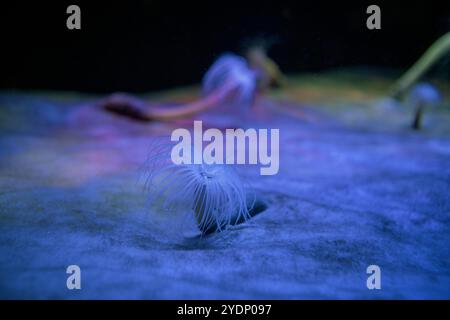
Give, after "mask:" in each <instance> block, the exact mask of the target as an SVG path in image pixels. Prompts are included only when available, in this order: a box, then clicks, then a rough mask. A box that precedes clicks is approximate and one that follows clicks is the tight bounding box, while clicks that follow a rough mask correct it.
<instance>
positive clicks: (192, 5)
mask: <svg viewBox="0 0 450 320" xmlns="http://www.w3.org/2000/svg"><path fill="white" fill-rule="evenodd" d="M446 2H448V3H446ZM446 2H434V1H418V2H417V1H414V2H412V1H408V2H406V1H405V2H401V1H400V2H399V1H390V2H389V3H388V2H386V3H384V2H379V1H378V2H377V1H359V2H357V3H351V2H346V3H342V1H335V2H325V1H300V0H298V1H292V2H288V1H274V2H268V1H258V2H245V1H239V2H229V1H228V2H224V1H212V0H211V1H205V2H198V1H183V2H181V1H150V0H147V1H144V0H139V1H131V0H130V1H117V2H113V1H95V2H94V1H80V0H72V1H55V2H54V3H51V2H45V1H34V2H31V1H30V2H24V1H14V2H7V3H3V2H2V4H1V9H0V10H1V21H0V27H1V43H2V46H1V50H2V58H1V80H0V81H1V82H0V84H1V87H2V88H11V89H17V88H18V89H52V90H55V89H56V90H78V91H86V92H111V91H131V92H142V91H151V90H157V89H163V88H169V87H173V86H177V85H186V84H193V83H198V82H199V81H200V80H201V77H202V75H203V73H204V72H205V71H206V70H207V68H208V66H209V65H210V64H211V63H212V61H213V60H214V59H215V58H216V57H217V55H219V54H220V53H222V52H224V51H234V52H236V53H239V52H240V51H241V50H242V48H243V47H245V44H246V43H248V42H249V41H250V42H251V41H255V39H271V41H272V42H273V45H272V46H271V48H270V51H269V54H270V55H271V56H272V57H273V58H274V59H275V60H276V61H277V62H278V63H279V64H280V66H281V68H282V69H283V71H285V72H287V73H295V72H305V71H307V72H311V71H312V72H315V71H321V70H325V69H329V68H338V67H349V66H368V67H374V68H377V69H378V70H384V69H385V68H396V69H404V68H407V67H408V66H410V65H411V64H412V63H413V62H414V61H415V60H416V59H417V58H418V57H419V56H420V55H421V53H422V52H423V51H424V50H425V49H426V48H427V47H428V46H429V45H430V44H431V43H432V42H433V41H434V40H435V39H436V38H437V37H438V36H440V35H441V34H443V33H444V32H446V31H448V30H450V1H446ZM70 4H77V5H79V6H80V8H81V24H82V29H81V30H68V29H67V28H66V19H67V17H68V14H66V8H67V6H68V5H70ZM370 4H377V5H379V6H380V7H381V23H382V29H381V30H368V29H367V28H366V19H367V17H368V14H366V8H367V6H368V5H370ZM444 60H445V61H444V62H441V63H440V65H439V66H438V68H439V69H440V70H441V71H440V72H441V73H442V70H443V69H446V70H447V71H445V72H444V73H446V75H448V67H449V63H448V59H444Z"/></svg>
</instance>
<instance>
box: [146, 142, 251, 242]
mask: <svg viewBox="0 0 450 320" xmlns="http://www.w3.org/2000/svg"><path fill="white" fill-rule="evenodd" d="M146 187H147V190H148V192H149V195H150V201H151V203H152V205H154V206H156V207H157V208H158V209H160V210H163V211H168V212H171V211H173V210H176V209H177V208H182V210H185V211H187V212H191V213H193V215H194V217H195V220H196V222H197V225H198V227H199V229H200V231H201V232H202V233H203V234H208V233H212V232H216V231H222V230H224V229H226V228H227V227H228V226H230V225H233V224H236V223H240V222H243V221H245V220H247V219H248V218H249V217H250V213H249V211H250V210H252V207H253V204H254V201H255V200H254V193H253V192H252V191H249V190H250V189H249V188H248V186H245V184H244V182H243V181H242V180H241V178H240V177H239V175H238V174H237V172H236V171H235V169H234V168H233V166H230V165H217V164H211V165H207V164H174V163H173V162H172V160H171V152H170V148H169V145H159V146H156V147H155V148H153V150H152V155H151V156H150V158H149V161H148V176H147V178H146ZM246 187H247V188H246Z"/></svg>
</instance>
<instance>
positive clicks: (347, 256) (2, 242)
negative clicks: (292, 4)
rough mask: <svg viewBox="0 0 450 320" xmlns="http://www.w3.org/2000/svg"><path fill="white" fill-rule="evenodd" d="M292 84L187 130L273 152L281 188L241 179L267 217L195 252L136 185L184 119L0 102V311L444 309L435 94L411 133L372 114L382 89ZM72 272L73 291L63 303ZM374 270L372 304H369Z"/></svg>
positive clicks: (446, 129)
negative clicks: (226, 134)
mask: <svg viewBox="0 0 450 320" xmlns="http://www.w3.org/2000/svg"><path fill="white" fill-rule="evenodd" d="M297 81H298V88H297V86H294V87H291V88H288V89H286V90H285V91H281V92H277V93H275V94H274V95H273V96H272V97H271V98H266V99H262V100H261V101H260V102H259V103H260V109H259V112H258V115H257V116H255V117H253V118H252V120H249V119H248V118H246V119H242V118H240V117H239V116H238V115H237V114H236V113H231V114H227V115H224V114H223V111H220V112H219V111H212V112H210V113H208V114H203V115H202V116H199V117H196V119H198V118H201V119H203V120H204V125H205V126H212V127H223V128H226V127H232V126H237V127H239V126H245V127H262V128H264V127H266V128H267V127H268V128H280V136H281V147H280V148H281V158H280V162H281V166H280V173H279V174H278V175H276V176H272V177H261V176H259V175H258V172H259V170H250V171H247V172H243V173H242V174H243V175H244V177H245V179H246V180H247V181H250V182H251V183H252V184H253V185H254V186H255V188H256V189H257V190H258V192H259V193H260V194H261V195H262V196H263V197H264V198H266V200H267V202H268V203H269V208H268V210H267V211H265V212H263V213H262V214H260V215H258V216H257V217H255V218H254V219H252V220H251V221H248V222H247V223H245V224H241V225H238V226H235V227H233V228H231V229H230V230H228V231H226V232H223V233H220V234H215V235H212V236H209V237H205V238H202V239H200V238H197V237H195V234H194V231H192V235H189V233H188V232H187V233H188V234H185V235H181V234H180V233H183V232H185V231H186V230H184V229H183V228H182V227H181V226H182V224H180V221H178V220H177V219H178V217H177V216H175V217H174V218H173V219H170V221H168V220H167V219H165V218H164V217H161V213H157V212H154V211H152V210H153V209H152V208H151V207H150V206H149V205H148V202H147V195H146V193H145V191H144V190H143V187H142V183H141V181H140V179H139V178H140V177H141V175H142V173H143V170H142V166H143V164H144V162H145V160H146V157H147V155H148V151H149V147H150V143H151V140H152V137H155V136H163V135H168V134H170V132H171V131H172V130H173V129H174V128H176V127H180V126H185V127H191V126H192V120H193V119H187V120H184V121H182V122H177V123H171V124H169V123H160V122H153V123H142V122H133V121H132V120H128V119H126V118H121V117H120V116H116V115H113V114H109V113H107V112H104V111H102V110H99V109H98V108H96V107H95V106H93V105H92V102H93V101H95V99H96V97H88V96H81V95H77V94H52V93H40V94H29V93H28V94H24V93H20V92H2V93H0V298H21V299H22V298H25V299H29V298H32V299H34V298H40V299H47V298H58V299H79V298H95V299H108V298H126V299H128V298H149V299H152V298H189V299H193V298H201V299H203V298H212V299H215V298H226V299H233V298H256V299H270V298H276V299H279V298H283V299H284V298H287V299H291V298H308V299H309V298H312V299H321V298H326V299H329V298H339V299H340V298H350V299H353V298H363V299H373V298H375V299H378V298H394V299H397V298H400V299H401V298H447V299H449V298H450V259H449V257H450V107H449V106H448V92H447V95H446V99H447V100H446V101H447V105H446V106H443V107H442V108H440V109H436V110H432V111H431V112H430V113H428V114H426V119H425V121H424V130H423V131H421V132H413V131H411V130H409V128H408V126H409V123H410V120H411V117H412V114H411V112H410V110H407V109H405V108H404V107H402V106H397V105H395V104H393V103H392V102H389V101H384V102H383V101H380V100H379V99H381V94H382V92H384V90H385V89H386V88H387V87H388V84H389V82H388V81H384V80H383V79H378V78H370V77H368V76H367V75H365V76H364V77H359V78H358V77H357V76H352V77H348V76H347V77H345V76H342V77H341V78H339V77H332V76H329V77H328V78H327V76H323V77H310V78H307V77H306V78H299V79H297ZM353 84H354V85H353ZM362 84H366V87H362ZM196 92H197V91H196V90H195V89H193V90H191V89H187V90H180V91H176V92H173V93H168V94H167V95H165V96H162V97H161V96H160V97H155V98H157V99H165V100H167V101H171V100H177V101H180V100H184V99H189V98H192V97H193V96H194V95H195V93H196ZM444 96H445V94H444ZM278 107H280V108H283V110H285V113H277V112H275V113H274V109H276V108H278ZM288 114H289V115H290V116H289V115H288ZM71 264H77V265H79V266H80V267H81V270H82V290H80V291H75V290H74V291H69V290H67V288H66V279H67V274H66V273H65V270H66V267H67V266H68V265H71ZM371 264H376V265H379V266H380V267H381V270H382V289H381V290H372V291H371V290H368V289H367V288H366V279H367V275H366V268H367V266H368V265H371Z"/></svg>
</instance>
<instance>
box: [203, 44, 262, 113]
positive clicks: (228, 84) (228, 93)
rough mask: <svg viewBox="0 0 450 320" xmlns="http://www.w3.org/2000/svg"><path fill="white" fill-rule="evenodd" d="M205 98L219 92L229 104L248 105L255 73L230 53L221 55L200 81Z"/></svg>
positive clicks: (251, 96) (252, 90)
mask: <svg viewBox="0 0 450 320" xmlns="http://www.w3.org/2000/svg"><path fill="white" fill-rule="evenodd" d="M202 87H203V94H204V95H205V96H207V95H209V94H211V93H214V92H216V93H217V92H221V95H222V98H223V99H228V100H229V101H227V102H229V103H233V104H238V105H249V104H250V103H251V101H252V100H253V97H254V94H255V90H256V73H255V72H254V71H253V70H252V69H250V68H249V67H248V65H247V62H246V60H245V59H244V58H243V57H240V56H237V55H235V54H232V53H226V54H223V55H221V56H220V57H219V58H218V59H217V60H216V61H215V62H214V63H213V65H212V66H211V67H210V68H209V70H208V71H207V72H206V74H205V76H204V77H203V81H202Z"/></svg>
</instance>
